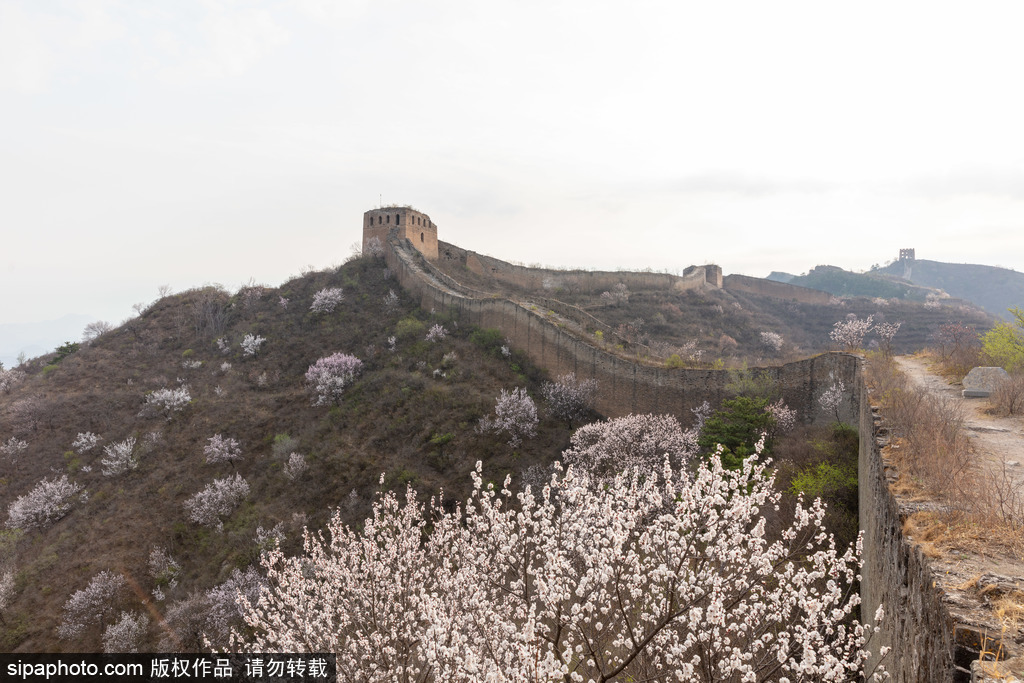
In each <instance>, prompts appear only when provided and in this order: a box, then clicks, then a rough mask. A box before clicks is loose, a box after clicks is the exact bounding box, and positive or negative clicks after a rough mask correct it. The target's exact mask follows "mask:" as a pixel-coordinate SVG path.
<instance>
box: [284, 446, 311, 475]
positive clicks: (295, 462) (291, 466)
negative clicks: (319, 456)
mask: <svg viewBox="0 0 1024 683" xmlns="http://www.w3.org/2000/svg"><path fill="white" fill-rule="evenodd" d="M305 471H306V456H304V455H303V454H302V453H292V454H291V455H289V456H288V462H286V463H285V465H284V476H286V477H288V478H289V479H291V480H292V481H295V480H296V479H298V478H299V477H301V476H302V475H303V473H304V472H305Z"/></svg>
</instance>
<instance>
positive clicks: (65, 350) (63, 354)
mask: <svg viewBox="0 0 1024 683" xmlns="http://www.w3.org/2000/svg"><path fill="white" fill-rule="evenodd" d="M78 348H79V345H78V344H77V343H76V342H64V343H63V344H61V345H60V346H58V347H57V349H56V351H57V357H56V358H54V359H53V364H54V365H56V364H57V363H60V362H61V361H62V360H64V359H65V358H67V357H68V356H70V355H71V354H73V353H74V352H75V351H77V350H78Z"/></svg>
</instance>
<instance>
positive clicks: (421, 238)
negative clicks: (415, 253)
mask: <svg viewBox="0 0 1024 683" xmlns="http://www.w3.org/2000/svg"><path fill="white" fill-rule="evenodd" d="M422 241H423V233H422V232H421V233H420V242H422Z"/></svg>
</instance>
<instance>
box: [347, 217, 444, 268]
mask: <svg viewBox="0 0 1024 683" xmlns="http://www.w3.org/2000/svg"><path fill="white" fill-rule="evenodd" d="M391 234H395V235H397V236H398V238H399V239H408V240H409V242H411V243H412V245H413V246H414V247H415V248H416V250H417V251H419V252H421V253H422V254H423V255H424V256H426V257H427V258H428V259H430V260H431V261H436V260H437V225H435V224H434V222H433V221H432V220H430V216H428V215H427V214H425V213H423V212H422V211H417V210H416V209H413V208H412V207H409V206H389V207H385V208H380V209H370V210H369V211H367V212H365V213H364V214H363V253H364V254H365V253H366V244H367V242H369V241H370V240H371V239H372V238H374V237H376V238H377V239H379V240H380V242H381V244H384V243H385V242H387V240H388V237H389V235H391Z"/></svg>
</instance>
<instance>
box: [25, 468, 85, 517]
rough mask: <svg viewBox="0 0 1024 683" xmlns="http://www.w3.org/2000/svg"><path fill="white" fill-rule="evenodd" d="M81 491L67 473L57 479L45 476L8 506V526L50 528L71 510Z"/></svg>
mask: <svg viewBox="0 0 1024 683" xmlns="http://www.w3.org/2000/svg"><path fill="white" fill-rule="evenodd" d="M81 490H82V487H81V486H79V485H78V484H76V483H74V482H72V481H69V480H68V476H67V475H66V474H63V475H61V476H60V477H57V478H55V479H53V480H50V479H43V480H42V481H40V482H39V483H38V484H36V486H35V488H33V489H32V490H31V491H29V492H28V493H26V494H25V495H24V496H21V497H19V498H18V499H16V500H15V501H14V502H13V503H11V505H10V507H8V508H7V526H8V527H9V528H11V529H33V528H36V527H40V528H41V527H47V526H49V525H51V524H53V523H54V522H56V521H57V520H59V519H60V518H62V517H63V516H64V515H66V514H67V513H68V512H69V511H70V510H71V506H72V505H73V504H74V502H75V500H74V499H75V496H76V495H77V494H78V493H79V492H81Z"/></svg>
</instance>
